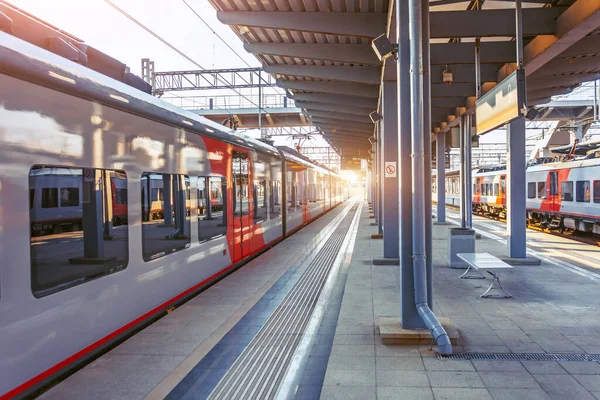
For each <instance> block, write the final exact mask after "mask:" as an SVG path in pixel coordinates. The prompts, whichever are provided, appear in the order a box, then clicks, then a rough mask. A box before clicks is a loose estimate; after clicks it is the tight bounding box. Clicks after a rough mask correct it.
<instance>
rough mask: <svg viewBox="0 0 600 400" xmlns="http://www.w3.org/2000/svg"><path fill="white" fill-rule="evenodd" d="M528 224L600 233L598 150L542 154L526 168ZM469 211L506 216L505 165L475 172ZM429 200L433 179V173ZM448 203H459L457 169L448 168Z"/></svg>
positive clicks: (446, 183)
mask: <svg viewBox="0 0 600 400" xmlns="http://www.w3.org/2000/svg"><path fill="white" fill-rule="evenodd" d="M526 181H527V190H526V196H527V200H526V207H527V208H526V209H527V224H528V225H534V226H539V227H542V228H548V229H556V230H559V231H561V232H564V231H565V230H571V231H578V232H585V233H591V234H600V150H595V149H594V150H591V151H589V152H587V154H586V155H585V156H582V157H554V158H550V157H547V158H540V159H538V160H536V161H534V162H531V163H529V164H528V165H527V169H526ZM472 182H473V183H472V184H473V198H472V207H473V212H475V213H479V214H483V215H489V216H492V217H497V218H505V217H506V166H505V165H498V166H486V167H479V168H476V169H474V170H473V174H472ZM431 183H432V188H433V192H434V196H433V198H434V199H435V198H436V196H437V178H436V174H435V173H434V174H433V175H432V182H431ZM445 185H446V196H445V198H446V204H448V205H453V206H459V205H460V188H461V182H460V173H459V171H447V172H446V180H445Z"/></svg>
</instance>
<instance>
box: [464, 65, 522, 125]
mask: <svg viewBox="0 0 600 400" xmlns="http://www.w3.org/2000/svg"><path fill="white" fill-rule="evenodd" d="M524 108H525V70H524V69H518V70H516V71H515V72H513V73H512V74H510V75H509V76H508V77H506V79H504V80H503V81H502V82H500V83H498V84H497V85H496V86H494V88H493V89H492V90H490V91H489V92H487V93H486V94H484V95H483V96H481V97H480V98H479V99H478V100H477V101H476V102H475V119H476V122H477V134H478V135H482V134H484V133H487V132H489V131H491V130H493V129H496V128H499V127H501V126H503V125H506V124H508V123H509V122H510V121H512V120H513V119H516V118H518V117H520V116H522V115H523V111H524Z"/></svg>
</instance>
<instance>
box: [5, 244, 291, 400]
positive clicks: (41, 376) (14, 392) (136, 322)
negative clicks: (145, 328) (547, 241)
mask: <svg viewBox="0 0 600 400" xmlns="http://www.w3.org/2000/svg"><path fill="white" fill-rule="evenodd" d="M281 238H282V237H281V236H280V237H278V238H277V239H275V240H273V241H272V242H270V243H269V244H268V245H266V246H265V247H269V246H271V245H272V244H273V243H275V242H276V241H278V240H280V239H281ZM261 250H263V249H258V250H256V251H254V252H252V253H250V254H249V255H248V256H247V257H252V256H253V255H255V254H256V253H258V252H259V251H261ZM234 265H235V264H231V265H230V266H228V267H227V268H224V269H222V270H221V271H219V272H217V273H216V274H214V275H212V276H210V277H208V278H206V279H205V280H203V281H202V282H200V283H198V284H196V285H194V286H192V287H191V288H189V289H187V290H186V291H184V292H182V293H180V294H179V295H177V296H175V297H173V298H172V299H170V300H167V301H166V302H164V303H163V304H161V305H160V306H158V307H156V308H154V309H152V310H150V311H148V312H147V313H146V314H144V315H142V316H141V317H138V318H136V319H135V320H133V321H131V322H130V323H128V324H127V325H125V326H123V327H121V328H119V329H117V330H116V331H114V332H113V333H111V334H109V335H108V336H105V337H103V338H102V339H100V340H99V341H97V342H95V343H92V344H91V345H89V346H88V347H86V348H84V349H83V350H80V351H79V352H77V353H75V354H73V355H72V356H71V357H69V358H67V359H65V360H63V361H61V362H60V363H58V364H56V365H55V366H53V367H51V368H49V369H47V370H46V371H44V372H42V373H41V374H39V375H37V376H36V377H34V378H31V379H30V380H28V381H27V382H25V383H23V384H21V385H19V386H17V387H16V388H14V389H13V390H11V391H10V392H7V393H5V394H3V395H2V396H0V400H5V399H10V398H13V397H15V396H17V395H19V394H21V393H23V392H24V391H25V390H27V389H29V388H30V387H32V386H34V385H36V384H38V383H40V382H42V381H43V380H44V379H47V378H49V377H50V376H52V375H53V374H55V373H57V372H59V371H60V370H61V369H63V368H65V367H67V366H68V365H69V364H71V363H73V362H75V361H76V360H78V359H80V358H82V357H83V356H85V355H86V354H88V353H90V352H92V351H93V350H95V349H97V348H98V347H100V346H102V345H103V344H105V343H106V342H108V341H110V340H112V339H114V338H116V337H117V336H119V335H120V334H122V333H124V332H125V331H127V330H129V329H131V328H133V327H135V326H136V325H139V324H140V323H142V322H143V321H144V320H146V319H148V318H149V317H151V316H152V315H154V314H157V313H158V312H160V311H163V310H165V309H166V308H168V306H169V305H170V304H172V303H174V302H176V301H178V300H180V299H182V298H183V297H185V296H186V295H188V294H190V293H192V292H193V291H195V290H197V289H198V288H200V287H202V286H203V285H205V284H207V283H208V282H210V281H212V280H214V279H216V278H217V277H219V275H223V274H224V273H226V272H227V271H229V270H230V269H231V268H233V266H234Z"/></svg>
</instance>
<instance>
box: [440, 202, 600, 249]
mask: <svg viewBox="0 0 600 400" xmlns="http://www.w3.org/2000/svg"><path fill="white" fill-rule="evenodd" d="M433 204H436V203H435V202H433ZM446 208H448V209H451V210H455V211H460V207H458V206H454V205H446ZM473 215H477V216H479V217H484V218H487V219H491V220H494V221H499V222H502V223H506V219H505V218H500V217H496V216H494V215H489V214H486V213H480V212H475V211H474V212H473ZM527 228H528V229H531V230H534V231H537V232H541V233H546V234H548V235H553V236H558V237H562V238H566V239H571V240H575V241H577V242H580V243H584V244H589V245H592V246H597V247H600V236H598V235H594V234H585V233H583V232H579V231H573V230H571V229H565V231H563V232H560V231H558V230H555V229H549V228H542V227H540V226H537V225H531V224H528V225H527Z"/></svg>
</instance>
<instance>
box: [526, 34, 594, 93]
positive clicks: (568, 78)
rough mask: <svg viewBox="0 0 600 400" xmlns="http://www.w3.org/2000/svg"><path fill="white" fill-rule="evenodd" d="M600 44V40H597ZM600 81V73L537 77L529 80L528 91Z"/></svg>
mask: <svg viewBox="0 0 600 400" xmlns="http://www.w3.org/2000/svg"><path fill="white" fill-rule="evenodd" d="M597 40H598V42H600V39H597ZM596 79H600V73H594V74H574V75H553V76H552V77H547V76H546V77H541V78H538V77H537V75H534V76H532V77H529V78H527V90H540V89H546V88H550V87H561V86H571V85H577V84H579V83H581V82H590V81H595V80H596Z"/></svg>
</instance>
